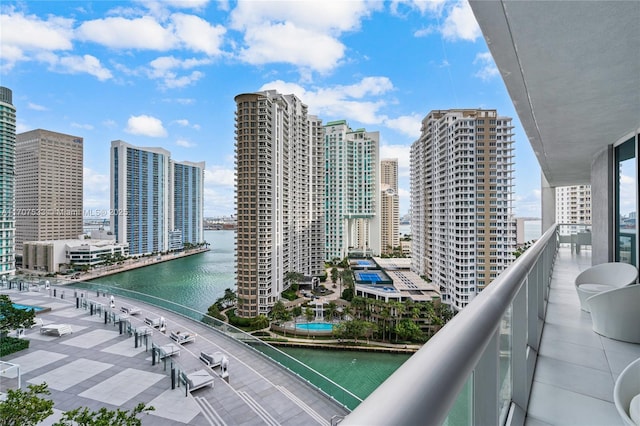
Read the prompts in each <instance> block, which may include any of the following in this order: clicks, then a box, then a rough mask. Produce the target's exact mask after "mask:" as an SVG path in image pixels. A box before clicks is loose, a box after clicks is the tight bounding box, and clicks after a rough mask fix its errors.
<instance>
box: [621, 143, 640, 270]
mask: <svg viewBox="0 0 640 426" xmlns="http://www.w3.org/2000/svg"><path fill="white" fill-rule="evenodd" d="M615 173H616V180H615V182H616V199H615V203H616V206H615V207H616V215H615V218H616V223H615V238H616V239H615V241H616V244H615V246H616V261H618V262H625V263H631V264H633V265H636V266H638V219H637V214H638V135H636V136H635V137H633V138H631V139H629V140H627V141H625V142H623V143H621V144H620V145H617V146H616V147H615Z"/></svg>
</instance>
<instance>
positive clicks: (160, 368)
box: [0, 288, 348, 426]
mask: <svg viewBox="0 0 640 426" xmlns="http://www.w3.org/2000/svg"><path fill="white" fill-rule="evenodd" d="M80 292H81V291H80V290H78V294H77V295H78V297H79V296H80V294H82V296H83V298H84V299H85V300H87V301H89V300H91V301H92V302H93V303H95V304H101V305H102V306H105V307H107V309H105V311H106V312H107V314H108V315H111V312H118V313H120V308H121V306H123V305H124V306H128V307H130V306H135V307H137V308H140V313H139V314H137V315H130V316H128V317H127V320H128V321H129V322H130V324H131V327H132V329H135V328H142V327H144V326H145V323H144V320H145V318H160V317H162V318H163V319H164V320H165V322H166V331H165V332H161V331H160V330H159V329H158V328H149V330H150V331H151V332H152V334H149V335H147V336H138V338H137V339H136V337H135V336H133V337H132V336H131V335H130V334H129V333H127V330H126V328H125V329H124V330H122V329H121V327H120V324H119V323H112V322H110V321H109V322H107V323H106V324H105V317H104V311H100V312H97V313H96V312H93V315H92V312H91V310H89V309H86V308H83V307H82V306H80V308H76V298H75V297H73V295H74V294H73V293H74V290H73V289H66V290H65V293H66V295H67V296H66V298H64V299H62V298H60V297H59V296H60V293H61V292H60V291H58V297H57V298H56V297H53V295H52V293H51V291H45V290H44V289H42V288H41V290H40V291H22V292H19V291H17V290H15V289H14V290H6V289H5V290H3V291H2V293H5V294H8V295H9V297H10V298H11V300H12V301H13V302H14V303H19V304H23V305H29V306H40V307H44V308H49V309H50V310H47V311H44V312H41V313H39V314H37V316H36V318H37V324H36V325H35V326H34V327H33V328H31V329H29V330H27V331H26V333H25V338H26V339H29V340H30V347H29V348H28V349H26V350H23V351H20V352H17V353H14V354H11V355H9V356H6V357H3V358H2V361H5V362H8V363H11V364H17V365H19V366H20V375H21V386H22V388H23V389H25V388H26V387H27V385H28V384H36V383H44V382H46V383H47V384H48V385H49V389H50V391H51V395H50V398H51V399H52V400H53V401H54V402H55V406H54V411H55V413H54V415H53V416H51V417H49V418H48V419H47V420H46V421H45V422H44V423H43V424H44V425H50V424H52V423H53V422H55V421H56V420H57V419H59V418H60V416H61V415H62V413H63V412H64V411H67V410H70V409H74V408H78V407H89V408H90V409H92V410H98V409H99V408H101V407H106V408H108V409H111V410H115V409H117V408H120V409H125V410H131V409H133V408H134V407H135V406H136V405H137V404H138V403H140V402H144V403H146V404H148V405H151V406H153V407H154V408H155V411H152V412H150V413H149V414H143V415H141V419H142V423H143V424H144V425H154V426H156V425H179V424H188V425H262V424H267V425H311V424H321V425H329V424H330V423H331V419H332V418H334V417H336V416H337V417H340V416H345V415H346V414H347V413H348V410H347V409H346V408H344V407H343V406H342V405H341V404H339V403H338V402H336V401H335V400H333V399H331V398H329V397H327V396H326V395H324V394H323V393H321V392H320V391H318V390H317V389H315V388H313V387H311V386H310V385H309V384H308V383H307V382H306V381H303V380H301V379H300V378H298V377H297V376H295V375H294V374H292V373H290V372H289V371H287V370H284V369H283V368H281V367H280V366H279V365H277V364H275V363H274V362H273V361H271V360H269V359H267V358H266V357H265V356H263V355H262V354H261V353H259V352H258V351H256V350H254V349H252V348H250V347H248V346H247V345H245V344H242V343H240V342H237V341H234V340H233V339H231V338H229V337H227V336H225V335H223V334H222V333H219V332H217V331H215V330H212V329H210V328H208V327H207V326H205V325H204V324H201V323H198V322H196V321H192V320H189V319H186V318H184V317H182V316H179V315H176V314H173V313H172V312H168V311H164V310H162V309H160V308H157V307H155V306H150V305H146V304H145V303H142V302H139V301H130V300H123V299H122V298H121V297H117V299H116V300H115V303H116V307H115V309H110V308H109V304H110V300H109V297H108V296H106V295H103V294H100V295H99V296H97V295H96V292H95V291H93V292H92V291H90V290H89V291H87V290H84V291H82V293H80ZM70 296H71V297H70ZM81 300H82V299H81ZM53 324H65V325H70V326H71V329H72V331H73V332H72V333H70V334H64V335H62V336H56V335H51V334H45V333H41V331H44V330H41V329H42V327H45V330H46V329H47V326H49V327H51V326H52V325H53ZM173 330H181V332H183V333H184V332H187V333H191V334H195V335H196V338H195V341H193V342H189V343H184V344H183V345H177V346H176V348H175V349H176V353H174V354H173V355H172V356H167V357H166V358H163V359H162V360H159V359H152V353H153V351H152V345H156V346H165V345H169V344H170V343H174V344H175V343H176V342H174V341H173V340H171V339H170V338H169V335H170V332H171V331H173ZM121 332H122V333H121ZM178 351H179V352H178ZM201 351H205V352H207V353H213V352H218V351H219V352H222V353H223V354H224V355H225V356H226V357H227V358H228V360H229V370H228V372H229V377H228V381H226V380H223V379H222V378H221V377H220V373H221V370H220V367H216V368H209V367H207V366H206V365H205V364H204V363H203V361H201V360H200V359H199V355H200V352H201ZM153 358H156V357H153ZM154 360H155V365H154V362H153V361H154ZM172 363H173V364H174V366H175V367H176V369H177V370H178V371H184V372H185V373H186V374H189V373H191V374H193V372H196V371H198V372H199V371H200V370H204V373H202V374H204V375H205V376H206V374H207V373H208V374H210V375H211V376H212V378H213V387H211V386H206V387H203V388H201V389H197V390H194V391H193V392H185V385H184V384H180V383H179V381H178V380H176V381H173V382H172V377H171V365H172ZM17 386H18V374H17V371H16V369H15V368H9V369H7V368H6V364H5V365H4V366H3V371H2V372H0V392H6V390H7V389H10V388H14V389H15V388H16V387H17ZM172 388H173V389H172Z"/></svg>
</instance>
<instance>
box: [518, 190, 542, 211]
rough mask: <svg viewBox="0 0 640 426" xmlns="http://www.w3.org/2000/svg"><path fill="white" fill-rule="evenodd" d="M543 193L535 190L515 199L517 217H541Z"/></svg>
mask: <svg viewBox="0 0 640 426" xmlns="http://www.w3.org/2000/svg"><path fill="white" fill-rule="evenodd" d="M540 195H541V192H540V189H533V190H531V191H530V192H528V193H526V194H524V195H520V196H518V195H516V196H515V197H514V203H513V210H514V216H517V217H541V211H542V210H541V204H542V202H541V196H540Z"/></svg>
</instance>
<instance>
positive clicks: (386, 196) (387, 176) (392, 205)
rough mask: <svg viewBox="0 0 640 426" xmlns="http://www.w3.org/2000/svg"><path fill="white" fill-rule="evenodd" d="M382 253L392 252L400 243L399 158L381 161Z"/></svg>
mask: <svg viewBox="0 0 640 426" xmlns="http://www.w3.org/2000/svg"><path fill="white" fill-rule="evenodd" d="M380 191H381V194H380V249H381V253H380V254H392V253H393V249H394V248H396V247H398V246H399V245H400V236H399V234H398V232H399V230H398V227H399V226H400V206H399V198H400V197H399V195H398V159H397V158H394V159H385V160H381V161H380Z"/></svg>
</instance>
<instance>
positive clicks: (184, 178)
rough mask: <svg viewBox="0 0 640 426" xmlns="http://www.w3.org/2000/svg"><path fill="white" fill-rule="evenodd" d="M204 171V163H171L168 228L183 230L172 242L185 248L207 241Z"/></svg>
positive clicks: (174, 245)
mask: <svg viewBox="0 0 640 426" xmlns="http://www.w3.org/2000/svg"><path fill="white" fill-rule="evenodd" d="M204 169H205V163H204V161H201V162H199V163H192V162H190V161H173V160H171V174H172V177H171V188H172V197H171V203H172V205H171V209H170V211H171V213H172V215H171V223H170V225H169V229H171V230H172V231H180V234H179V237H180V238H179V239H178V242H177V244H176V242H173V243H171V244H170V245H171V247H170V248H171V249H173V250H175V249H176V245H178V246H179V248H182V247H183V246H184V244H185V243H187V244H192V245H195V244H201V243H203V242H204V197H203V193H204Z"/></svg>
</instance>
